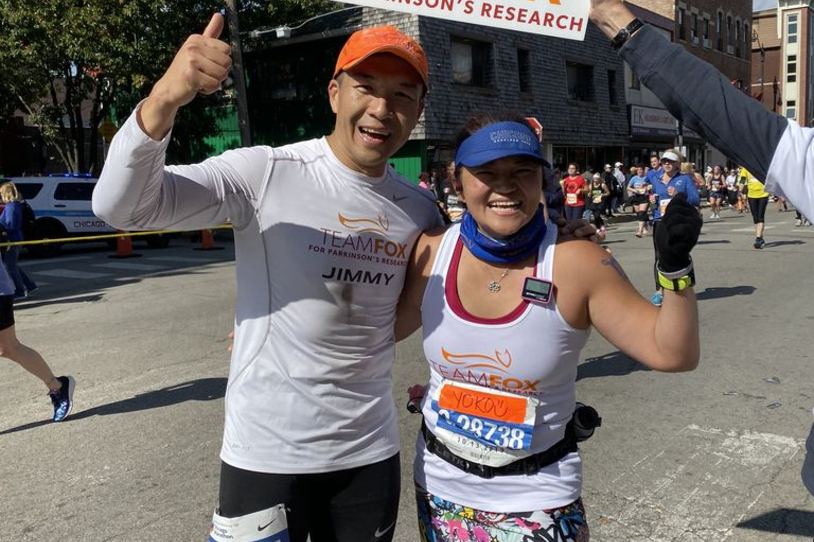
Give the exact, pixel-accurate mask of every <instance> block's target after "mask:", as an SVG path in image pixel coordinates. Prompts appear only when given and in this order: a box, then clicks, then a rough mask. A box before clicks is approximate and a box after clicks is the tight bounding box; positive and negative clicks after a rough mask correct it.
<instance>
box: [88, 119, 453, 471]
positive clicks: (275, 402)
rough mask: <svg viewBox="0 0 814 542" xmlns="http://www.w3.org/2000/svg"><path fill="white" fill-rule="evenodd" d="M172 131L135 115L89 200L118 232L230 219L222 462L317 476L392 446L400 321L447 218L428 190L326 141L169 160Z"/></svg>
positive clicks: (377, 457) (378, 456) (383, 455)
mask: <svg viewBox="0 0 814 542" xmlns="http://www.w3.org/2000/svg"><path fill="white" fill-rule="evenodd" d="M168 139H169V136H167V137H166V138H165V139H164V140H163V141H160V142H159V141H153V140H152V139H150V138H149V137H148V136H147V135H146V134H144V133H143V131H142V130H141V129H140V127H139V126H138V124H137V122H136V120H135V116H131V118H130V119H129V120H128V121H127V122H126V123H125V124H124V126H123V127H122V129H121V130H120V131H119V133H118V134H117V135H116V137H115V139H114V141H113V143H112V145H111V147H110V153H109V155H108V158H107V163H106V164H105V168H104V171H103V172H102V175H101V178H100V179H99V182H98V184H97V186H96V189H95V191H94V194H93V209H94V212H95V213H96V214H97V215H98V216H99V217H100V218H103V219H104V220H105V221H107V222H108V223H110V224H111V225H114V226H115V227H118V228H122V229H155V228H174V229H176V228H177V229H197V228H205V227H211V226H213V225H217V224H221V223H223V222H224V221H226V220H227V219H230V220H231V221H232V224H233V226H234V235H235V251H236V269H237V309H236V324H235V343H234V347H233V352H232V360H231V367H230V373H229V384H228V388H227V393H226V420H225V427H224V437H223V447H222V450H221V458H222V459H223V460H224V461H225V462H226V463H228V464H230V465H233V466H235V467H238V468H242V469H246V470H252V471H257V472H273V473H314V472H329V471H335V470H341V469H347V468H353V467H357V466H361V465H366V464H370V463H374V462H377V461H381V460H384V459H387V458H388V457H391V456H392V455H394V454H395V453H396V452H398V450H399V442H398V427H397V423H396V422H397V418H396V409H395V404H394V401H393V397H392V383H391V366H392V363H393V360H394V344H395V343H394V335H393V323H394V320H395V311H396V303H397V301H398V298H399V294H400V292H401V288H402V285H403V283H404V278H405V272H406V266H407V261H408V258H409V255H410V252H411V249H412V246H413V243H414V242H415V240H416V238H417V237H418V235H419V233H420V232H421V231H423V230H426V229H428V228H430V227H433V226H435V225H438V224H440V223H441V222H440V215H439V213H438V210H437V208H436V206H435V204H434V202H433V200H432V197H431V196H430V195H429V194H428V193H426V191H423V190H421V189H420V188H418V187H416V186H414V185H412V184H411V183H409V182H408V181H406V180H404V179H403V178H401V177H400V176H399V175H398V174H396V173H395V172H394V171H393V170H392V169H390V168H388V170H387V171H386V172H385V174H384V175H383V176H382V177H380V178H371V177H367V176H365V175H362V174H360V173H357V172H355V171H352V170H350V169H348V168H347V167H345V166H344V165H342V164H341V163H340V162H339V160H338V159H337V158H336V157H335V156H334V154H333V152H332V151H331V149H330V146H329V145H328V143H327V142H326V140H325V139H324V138H323V139H317V140H310V141H305V142H302V143H296V144H293V145H287V146H284V147H279V148H271V147H252V148H244V149H239V150H234V151H228V152H226V153H224V154H222V155H221V156H218V157H215V158H210V159H208V160H206V161H204V162H202V163H200V164H195V165H190V166H171V167H165V166H164V157H165V151H166V147H167V143H168ZM212 310H213V311H217V310H221V309H220V308H219V307H217V306H213V307H212ZM190 325H194V322H190Z"/></svg>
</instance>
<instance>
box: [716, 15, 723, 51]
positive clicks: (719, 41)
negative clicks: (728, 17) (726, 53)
mask: <svg viewBox="0 0 814 542" xmlns="http://www.w3.org/2000/svg"><path fill="white" fill-rule="evenodd" d="M715 41H716V43H715V45H717V47H716V49H718V50H719V51H723V50H724V14H723V13H721V12H720V11H719V12H718V18H717V19H716V20H715Z"/></svg>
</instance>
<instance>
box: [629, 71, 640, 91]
mask: <svg viewBox="0 0 814 542" xmlns="http://www.w3.org/2000/svg"><path fill="white" fill-rule="evenodd" d="M628 73H629V74H630V82H629V83H628V88H630V89H631V90H641V89H642V82H641V81H639V78H638V77H637V76H636V74H635V73H633V70H628Z"/></svg>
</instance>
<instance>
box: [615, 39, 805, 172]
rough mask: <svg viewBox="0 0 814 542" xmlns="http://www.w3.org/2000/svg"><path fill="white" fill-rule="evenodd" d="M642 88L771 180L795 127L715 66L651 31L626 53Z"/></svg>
mask: <svg viewBox="0 0 814 542" xmlns="http://www.w3.org/2000/svg"><path fill="white" fill-rule="evenodd" d="M620 55H621V57H622V59H624V60H625V62H627V63H628V64H629V65H630V67H631V69H632V70H633V72H634V73H636V75H638V76H639V78H640V79H641V81H642V83H644V84H645V85H646V86H647V88H649V89H650V90H652V91H653V93H654V94H655V95H656V96H657V97H658V98H659V100H661V102H662V103H663V104H664V105H665V107H667V109H668V110H669V111H670V113H672V114H673V116H674V117H676V118H677V119H679V120H680V121H682V122H683V123H684V124H686V126H687V127H688V128H690V129H692V130H695V131H696V132H698V133H699V134H700V135H701V137H703V138H704V139H706V140H707V141H709V142H710V143H711V144H712V145H713V146H714V147H715V148H717V149H719V150H720V151H721V152H723V153H724V154H725V155H727V156H728V157H730V158H731V159H733V160H735V161H736V162H737V163H738V164H741V165H744V166H746V168H747V169H748V170H749V171H751V172H752V173H754V175H755V176H756V177H757V178H759V179H766V175H767V173H768V171H769V165H770V164H771V161H772V157H773V156H774V154H775V149H776V148H777V145H778V143H779V142H780V140H781V138H782V137H783V134H784V132H785V131H786V129H787V128H788V126H789V122H788V121H787V120H786V119H785V118H783V117H781V116H779V115H776V114H774V113H772V112H770V111H767V110H766V109H765V108H764V107H763V104H762V103H760V102H758V101H757V100H755V99H754V98H751V97H749V96H747V95H746V94H744V93H743V92H741V91H740V90H738V89H737V88H735V87H734V86H732V85H731V84H730V82H729V81H728V80H727V79H726V78H725V77H724V76H723V75H722V74H721V72H719V71H718V70H717V69H716V68H714V67H713V66H711V65H710V64H708V63H706V62H704V61H703V60H700V59H698V58H696V57H695V56H693V55H692V54H690V53H688V52H687V51H685V50H684V48H683V47H681V46H680V45H677V44H673V43H670V42H669V41H667V40H666V39H665V38H664V36H662V35H660V34H659V33H658V32H657V31H656V30H655V29H653V28H652V27H650V26H649V25H645V26H644V27H643V28H642V29H641V30H639V31H638V32H636V33H635V34H634V35H633V37H632V38H631V39H630V40H628V42H627V43H626V44H625V45H624V47H622V49H621V51H620Z"/></svg>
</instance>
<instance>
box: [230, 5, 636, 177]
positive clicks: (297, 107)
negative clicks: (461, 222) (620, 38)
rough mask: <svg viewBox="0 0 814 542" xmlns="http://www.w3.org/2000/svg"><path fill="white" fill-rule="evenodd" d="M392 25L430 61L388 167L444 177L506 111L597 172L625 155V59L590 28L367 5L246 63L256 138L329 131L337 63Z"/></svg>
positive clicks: (558, 158)
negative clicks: (548, 33)
mask: <svg viewBox="0 0 814 542" xmlns="http://www.w3.org/2000/svg"><path fill="white" fill-rule="evenodd" d="M382 24H393V25H395V26H397V27H398V28H399V29H400V30H402V31H403V32H405V33H406V34H408V35H410V36H412V37H413V38H415V39H417V40H418V41H419V42H420V43H421V44H422V45H423V46H424V49H425V51H426V53H427V57H428V62H429V68H430V70H429V72H430V73H429V75H430V89H431V90H430V93H429V94H428V96H427V98H426V101H425V108H424V113H423V114H422V117H421V119H420V120H419V123H418V126H416V128H415V130H414V131H413V133H412V134H411V137H410V141H409V142H408V143H407V145H405V147H404V148H403V149H402V151H401V152H400V153H399V154H398V155H397V156H396V157H394V159H393V162H394V164H395V165H396V167H397V169H399V171H400V172H401V173H402V174H404V175H406V176H407V177H408V178H410V179H417V176H418V172H420V171H426V170H428V169H431V168H442V167H443V164H444V163H445V162H446V161H448V160H450V159H451V158H452V148H451V142H452V140H453V139H454V137H455V134H456V132H457V130H458V129H459V128H460V127H461V126H462V125H463V123H464V122H465V121H466V119H468V118H469V117H470V116H472V115H474V114H475V113H478V112H481V111H487V110H512V111H517V112H519V113H521V114H523V115H526V116H530V117H536V118H537V119H538V120H539V121H540V122H541V123H542V125H543V127H544V140H543V143H544V146H545V151H546V154H547V155H548V156H549V157H550V158H551V159H552V160H553V162H554V163H555V164H557V165H564V164H567V163H568V162H570V161H576V162H578V163H579V164H580V165H581V166H582V167H584V166H585V165H593V166H597V167H598V166H601V164H604V163H606V162H611V163H612V162H614V161H616V160H618V159H621V158H622V157H623V155H624V147H625V146H626V145H627V143H628V121H627V112H626V105H625V101H624V80H623V79H624V77H623V73H624V72H623V65H622V62H621V60H620V59H619V58H618V56H617V55H616V54H615V52H614V51H613V50H612V49H611V47H610V43H609V42H608V40H607V38H606V37H605V36H604V35H602V34H601V32H600V31H599V30H598V29H597V28H596V27H595V26H593V25H589V26H588V28H587V32H586V37H585V41H583V42H576V41H569V40H563V39H556V38H550V37H544V36H538V35H533V34H527V33H521V32H512V31H506V30H499V29H496V28H490V27H486V26H478V25H470V24H464V23H458V22H454V21H446V20H442V19H436V18H427V17H417V16H414V15H409V14H404V13H397V12H393V11H386V10H376V9H372V8H362V7H358V8H352V9H348V10H342V12H337V13H335V14H328V15H326V16H324V17H320V18H318V19H315V20H314V21H313V22H311V23H308V24H307V25H305V26H303V27H302V28H300V29H298V30H297V31H292V32H291V34H290V35H289V36H287V37H285V38H282V39H280V38H277V37H276V34H274V33H269V34H268V35H270V36H271V39H268V40H265V41H263V42H259V43H256V44H255V45H254V46H253V50H250V51H248V52H247V53H246V54H245V64H246V70H247V72H248V80H249V90H248V100H249V107H250V116H251V118H252V125H251V127H252V138H253V140H254V142H255V143H259V144H263V143H266V144H281V143H285V142H289V141H293V140H297V139H302V138H305V137H318V136H321V135H324V134H327V133H329V132H330V130H331V129H332V128H333V116H332V114H331V112H330V109H329V108H328V100H327V99H326V96H325V89H326V88H327V85H328V81H329V80H330V77H331V71H332V69H333V64H332V63H333V59H335V58H336V55H337V54H338V52H339V49H340V48H341V47H342V45H343V44H344V42H345V40H346V39H347V36H348V34H350V33H351V32H353V31H354V30H356V29H358V28H363V27H369V26H378V25H382Z"/></svg>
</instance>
